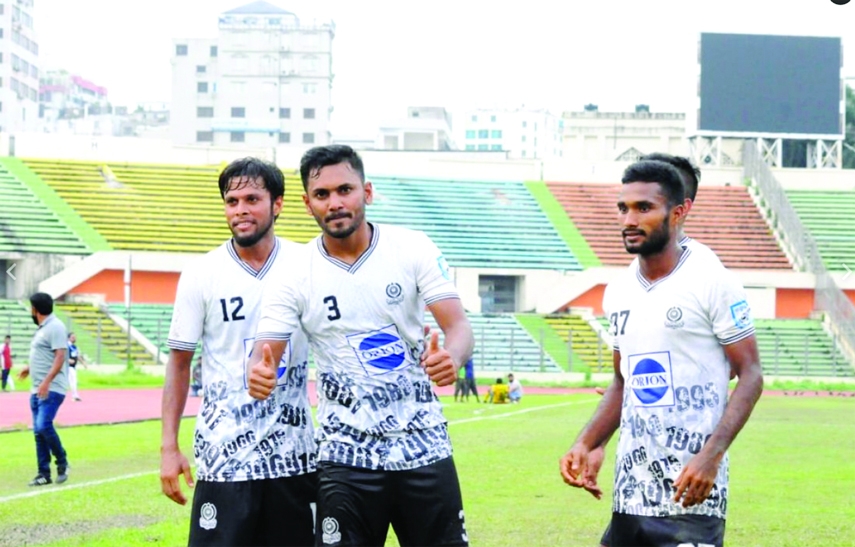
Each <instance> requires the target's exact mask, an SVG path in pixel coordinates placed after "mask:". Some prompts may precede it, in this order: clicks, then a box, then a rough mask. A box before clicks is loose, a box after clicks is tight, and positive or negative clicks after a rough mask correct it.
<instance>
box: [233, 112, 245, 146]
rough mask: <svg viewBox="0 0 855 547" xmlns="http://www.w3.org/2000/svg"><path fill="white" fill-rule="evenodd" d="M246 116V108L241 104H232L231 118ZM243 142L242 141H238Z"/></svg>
mask: <svg viewBox="0 0 855 547" xmlns="http://www.w3.org/2000/svg"><path fill="white" fill-rule="evenodd" d="M245 117H246V108H244V107H242V106H233V107H232V118H245ZM239 142H243V141H239Z"/></svg>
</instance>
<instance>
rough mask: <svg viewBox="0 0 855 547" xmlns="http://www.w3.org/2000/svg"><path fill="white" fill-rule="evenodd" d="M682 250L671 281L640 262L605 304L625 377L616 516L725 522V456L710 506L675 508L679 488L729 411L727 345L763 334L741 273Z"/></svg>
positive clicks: (712, 257) (686, 248) (688, 247)
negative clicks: (652, 278) (645, 272)
mask: <svg viewBox="0 0 855 547" xmlns="http://www.w3.org/2000/svg"><path fill="white" fill-rule="evenodd" d="M681 243H683V245H682V246H683V251H682V255H681V257H680V260H679V262H678V264H677V266H676V267H675V268H674V270H673V271H672V272H671V274H669V275H668V276H666V277H664V278H662V279H659V280H657V281H656V282H654V283H649V282H648V281H647V280H646V279H645V278H644V276H642V275H641V272H640V270H639V268H638V261H637V260H636V261H634V262H633V264H632V265H631V266H630V268H628V269H627V270H626V271H625V272H623V273H621V274H620V277H618V278H617V279H615V280H614V281H612V282H611V283H609V285H608V286H607V288H606V291H605V294H604V296H603V309H604V311H605V312H606V316H607V317H608V318H609V322H610V325H611V328H610V332H611V334H612V335H613V339H614V349H615V350H616V351H619V352H620V359H621V360H620V372H621V375H622V376H623V378H624V393H623V407H622V410H621V424H620V441H619V444H618V451H617V461H616V463H615V477H616V478H615V490H614V502H613V511H614V512H616V513H625V514H629V515H640V516H650V517H657V516H669V515H682V514H692V515H706V516H711V517H717V518H721V519H724V518H725V516H726V512H727V484H728V458H727V456H726V455H725V457H724V458H723V459H722V461H721V463H720V465H719V469H718V474H717V476H716V480H715V486H714V487H713V490H712V492H711V494H710V496H709V498H708V499H707V500H706V501H705V502H704V503H702V504H700V505H696V506H692V507H688V508H684V507H682V505H681V504H679V503H675V502H674V501H673V497H674V490H675V489H674V487H673V484H674V481H675V480H676V479H677V477H678V476H679V474H680V471H681V469H682V468H683V466H684V465H685V464H686V463H687V462H688V461H689V460H690V459H691V457H692V456H694V455H695V454H697V453H698V452H699V451H700V450H701V448H702V447H703V445H704V443H705V442H706V440H707V439H708V438H709V437H710V435H711V434H712V433H713V431H714V430H715V427H716V425H717V424H718V422H719V420H720V419H721V416H722V414H723V413H724V409H725V406H726V405H727V395H728V382H729V379H730V364H729V363H728V361H727V358H726V356H725V353H724V349H723V347H722V346H724V345H727V344H733V343H735V342H738V341H740V340H743V339H745V338H747V337H749V336H751V335H752V334H753V333H754V326H753V322H752V320H751V316H750V310H749V307H748V303H747V300H746V295H745V290H744V288H743V286H742V284H741V282H740V281H739V279H738V278H737V277H736V275H735V274H733V273H732V272H730V271H728V270H726V269H725V268H724V266H723V265H722V264H721V261H719V260H718V258H717V257H715V255H714V254H713V253H703V252H695V251H693V250H692V247H693V245H687V244H686V243H685V241H684V242H681Z"/></svg>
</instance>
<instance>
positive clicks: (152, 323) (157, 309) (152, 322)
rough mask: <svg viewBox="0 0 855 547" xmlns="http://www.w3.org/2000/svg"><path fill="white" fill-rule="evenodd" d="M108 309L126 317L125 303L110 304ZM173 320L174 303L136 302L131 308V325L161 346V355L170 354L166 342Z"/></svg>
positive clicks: (150, 340) (153, 342)
mask: <svg viewBox="0 0 855 547" xmlns="http://www.w3.org/2000/svg"><path fill="white" fill-rule="evenodd" d="M107 309H108V310H109V311H110V313H112V314H115V315H118V316H119V317H125V313H126V312H125V305H124V304H109V305H108V306H107ZM171 322H172V304H134V305H133V307H132V309H131V325H132V326H133V327H134V328H135V329H137V330H138V331H139V332H140V334H142V335H143V336H145V337H146V338H147V339H148V341H149V342H151V343H152V344H154V345H155V346H156V347H158V348H160V354H161V355H169V347H168V346H167V345H166V342H167V339H168V338H169V325H170V323H171Z"/></svg>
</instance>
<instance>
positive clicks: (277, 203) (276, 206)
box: [273, 196, 283, 217]
mask: <svg viewBox="0 0 855 547" xmlns="http://www.w3.org/2000/svg"><path fill="white" fill-rule="evenodd" d="M282 200H283V198H282V196H279V197H277V198H276V199H274V200H273V216H274V217H278V216H279V213H281V212H282Z"/></svg>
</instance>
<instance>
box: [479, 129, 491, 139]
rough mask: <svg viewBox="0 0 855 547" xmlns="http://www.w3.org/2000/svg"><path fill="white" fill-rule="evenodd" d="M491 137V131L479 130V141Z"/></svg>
mask: <svg viewBox="0 0 855 547" xmlns="http://www.w3.org/2000/svg"><path fill="white" fill-rule="evenodd" d="M489 136H490V130H489V129H479V130H478V138H479V139H486V138H488V137H489Z"/></svg>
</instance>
